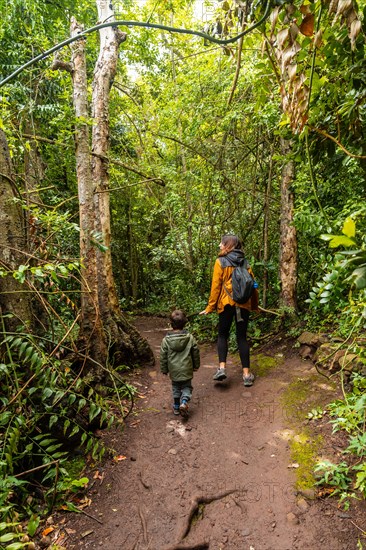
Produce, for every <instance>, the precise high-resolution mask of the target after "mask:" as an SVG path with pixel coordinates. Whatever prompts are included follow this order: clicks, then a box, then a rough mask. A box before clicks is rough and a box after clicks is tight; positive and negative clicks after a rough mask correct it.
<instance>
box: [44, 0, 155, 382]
mask: <svg viewBox="0 0 366 550" xmlns="http://www.w3.org/2000/svg"><path fill="white" fill-rule="evenodd" d="M97 4H98V8H99V17H100V19H101V20H106V19H109V18H110V17H111V15H113V14H111V10H110V7H109V4H108V5H107V3H106V2H105V0H99V2H97ZM79 31H80V28H79V25H78V24H77V22H76V21H75V20H73V21H72V25H71V34H72V35H75V34H77V33H78V32H79ZM101 35H102V36H101V46H100V55H99V58H98V61H97V64H96V68H95V71H94V81H93V104H92V116H93V123H94V126H93V132H92V147H91V149H92V151H93V153H92V152H91V150H90V135H89V123H88V119H89V104H88V90H87V71H86V57H85V46H84V39H81V40H80V41H77V42H74V43H73V45H72V52H73V53H72V63H71V64H69V63H65V62H62V61H58V60H56V61H55V62H54V64H53V68H54V69H56V68H60V69H63V70H67V71H69V72H70V73H71V75H72V79H73V87H74V91H73V101H74V108H75V115H76V129H75V146H76V171H77V180H78V194H79V213H80V256H81V261H82V270H81V273H82V284H81V286H82V298H81V325H80V334H79V342H78V347H79V349H80V348H81V349H83V350H85V354H86V355H87V356H88V357H89V358H90V359H91V361H90V360H88V361H86V363H87V370H88V371H89V376H90V377H91V378H94V379H102V378H104V375H105V370H104V365H105V364H106V363H107V361H108V359H109V357H112V356H113V359H114V361H115V362H116V363H117V364H121V363H123V364H127V365H134V364H136V363H141V362H147V361H149V362H153V360H154V356H153V352H152V350H151V348H150V347H149V345H148V343H147V341H146V340H145V339H144V338H142V336H141V335H140V334H139V333H138V331H137V330H136V329H135V328H134V327H133V326H132V325H131V324H130V323H129V322H128V321H127V319H126V318H125V316H124V315H123V314H122V312H121V310H120V308H119V304H118V299H117V293H116V289H115V285H114V279H113V272H112V256H111V251H110V245H111V230H110V211H109V174H108V166H107V164H106V162H105V159H106V158H107V157H108V153H109V139H108V138H109V92H110V87H111V84H112V82H113V78H114V75H115V72H116V67H117V59H118V45H119V43H120V41H121V39H122V38H123V37H124V35H122V33H120V31H118V30H117V29H113V28H108V29H104V30H103V31H101ZM100 237H102V238H104V243H103V244H104V247H101V243H100ZM84 372H85V371H84Z"/></svg>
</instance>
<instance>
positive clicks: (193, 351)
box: [191, 336, 201, 370]
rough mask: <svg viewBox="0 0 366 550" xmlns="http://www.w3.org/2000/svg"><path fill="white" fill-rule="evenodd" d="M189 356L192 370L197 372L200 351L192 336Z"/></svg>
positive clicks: (199, 363) (199, 362)
mask: <svg viewBox="0 0 366 550" xmlns="http://www.w3.org/2000/svg"><path fill="white" fill-rule="evenodd" d="M191 356H192V363H193V370H198V369H199V368H200V365H201V359H200V350H199V347H198V345H197V342H196V340H195V339H194V338H193V336H192V347H191Z"/></svg>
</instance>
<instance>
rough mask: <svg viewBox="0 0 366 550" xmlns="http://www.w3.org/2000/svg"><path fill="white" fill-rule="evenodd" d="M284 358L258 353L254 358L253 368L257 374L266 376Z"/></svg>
mask: <svg viewBox="0 0 366 550" xmlns="http://www.w3.org/2000/svg"><path fill="white" fill-rule="evenodd" d="M281 360H282V358H281V357H277V356H276V357H272V356H270V355H264V354H263V353H256V354H255V355H254V356H253V358H252V368H253V372H254V373H255V375H256V376H265V375H266V374H267V373H268V372H269V371H270V370H272V369H274V368H275V367H277V366H278V365H279V364H280V362H281Z"/></svg>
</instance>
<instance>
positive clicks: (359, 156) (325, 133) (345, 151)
mask: <svg viewBox="0 0 366 550" xmlns="http://www.w3.org/2000/svg"><path fill="white" fill-rule="evenodd" d="M308 128H309V130H311V131H312V132H316V133H317V134H320V135H321V136H324V137H326V138H328V139H330V140H332V141H334V143H335V144H336V145H338V147H339V148H340V149H342V151H343V152H344V153H346V155H347V156H349V157H352V158H354V159H366V155H354V154H353V153H351V152H350V151H348V149H346V148H345V147H344V145H342V144H341V143H340V142H339V141H338V140H337V139H336V138H334V137H333V136H331V135H330V134H328V133H327V132H326V131H325V130H320V128H314V126H308Z"/></svg>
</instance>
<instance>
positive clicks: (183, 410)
mask: <svg viewBox="0 0 366 550" xmlns="http://www.w3.org/2000/svg"><path fill="white" fill-rule="evenodd" d="M179 412H180V414H181V415H182V416H183V418H188V403H187V401H186V400H185V399H183V401H182V403H181V404H180V407H179Z"/></svg>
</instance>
